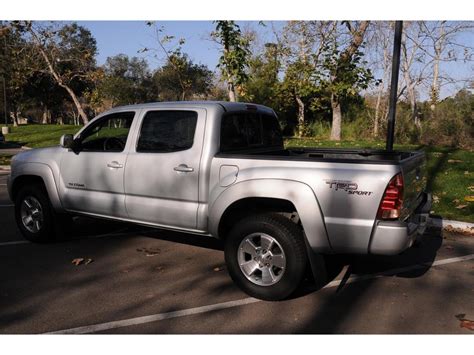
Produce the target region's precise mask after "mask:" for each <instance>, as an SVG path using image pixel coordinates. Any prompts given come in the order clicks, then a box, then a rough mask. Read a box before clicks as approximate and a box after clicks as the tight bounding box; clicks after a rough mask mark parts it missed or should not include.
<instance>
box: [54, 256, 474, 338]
mask: <svg viewBox="0 0 474 355" xmlns="http://www.w3.org/2000/svg"><path fill="white" fill-rule="evenodd" d="M472 259H474V254H469V255H464V256H460V257H455V258H449V259H442V260H437V261H434V262H433V263H423V264H414V265H410V266H406V267H402V268H396V269H391V270H387V271H384V272H380V273H376V274H371V275H363V276H351V277H349V279H347V281H346V283H353V282H358V281H364V280H369V279H376V278H379V277H382V276H388V275H396V274H399V273H402V272H407V271H413V270H417V269H422V268H425V267H426V266H430V265H431V266H438V265H446V264H452V263H457V262H462V261H468V260H472ZM341 282H342V280H334V281H332V282H330V283H328V284H327V285H326V286H324V287H323V288H332V287H337V286H339V285H340V284H341ZM258 302H263V301H261V300H259V299H256V298H252V297H248V298H243V299H240V300H235V301H229V302H223V303H217V304H211V305H207V306H201V307H194V308H188V309H183V310H180V311H174V312H167V313H158V314H153V315H148V316H143V317H136V318H130V319H124V320H119V321H112V322H106V323H98V324H93V325H86V326H83V327H77V328H71V329H64V330H58V331H54V332H48V333H46V334H87V333H96V332H101V331H106V330H110V329H117V328H123V327H128V326H132V325H140V324H145V323H151V322H158V321H161V320H165V319H172V318H179V317H185V316H190V315H194V314H201V313H207V312H212V311H218V310H223V309H228V308H233V307H239V306H244V305H248V304H252V303H258Z"/></svg>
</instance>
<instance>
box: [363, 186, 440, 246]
mask: <svg viewBox="0 0 474 355" xmlns="http://www.w3.org/2000/svg"><path fill="white" fill-rule="evenodd" d="M431 204H432V201H431V194H429V193H424V196H423V199H422V201H421V203H420V205H419V206H418V208H417V209H416V210H415V212H414V213H413V214H412V215H411V216H410V217H409V218H408V219H407V220H405V221H377V222H376V225H375V227H374V230H373V232H372V238H371V239H370V243H369V253H370V254H377V255H396V254H400V253H401V252H402V251H404V250H406V249H408V248H410V247H411V246H412V245H413V243H414V241H415V240H416V238H417V237H418V236H419V235H422V234H423V233H424V232H425V230H426V225H427V224H428V219H429V214H430V210H431Z"/></svg>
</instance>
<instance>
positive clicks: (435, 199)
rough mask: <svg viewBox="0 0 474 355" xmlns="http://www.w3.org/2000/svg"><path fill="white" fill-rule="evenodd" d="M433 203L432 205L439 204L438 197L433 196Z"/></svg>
mask: <svg viewBox="0 0 474 355" xmlns="http://www.w3.org/2000/svg"><path fill="white" fill-rule="evenodd" d="M433 202H434V203H439V197H438V196H436V195H433Z"/></svg>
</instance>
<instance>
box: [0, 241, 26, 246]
mask: <svg viewBox="0 0 474 355" xmlns="http://www.w3.org/2000/svg"><path fill="white" fill-rule="evenodd" d="M17 244H31V242H29V241H27V240H16V241H13V242H3V243H0V247H3V246H7V245H17Z"/></svg>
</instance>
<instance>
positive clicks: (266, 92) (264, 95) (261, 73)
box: [245, 43, 281, 107]
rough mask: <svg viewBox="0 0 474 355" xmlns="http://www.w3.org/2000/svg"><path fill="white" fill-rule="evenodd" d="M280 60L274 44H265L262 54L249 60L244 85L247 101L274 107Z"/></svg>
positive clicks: (278, 83) (276, 46)
mask: <svg viewBox="0 0 474 355" xmlns="http://www.w3.org/2000/svg"><path fill="white" fill-rule="evenodd" d="M280 69H281V60H280V54H279V50H278V45H277V44H276V43H266V44H265V49H264V52H263V53H260V54H256V55H254V56H253V57H252V58H250V60H249V73H248V81H247V82H246V84H245V98H246V99H248V101H252V102H257V103H259V104H262V105H266V106H270V107H275V104H274V102H275V98H276V96H277V95H278V90H279V86H280V81H279V78H278V74H279V72H280Z"/></svg>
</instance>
